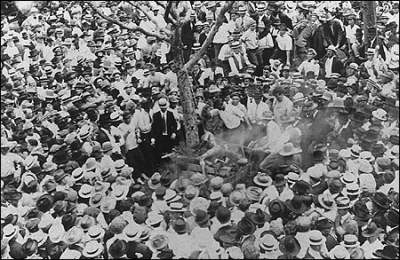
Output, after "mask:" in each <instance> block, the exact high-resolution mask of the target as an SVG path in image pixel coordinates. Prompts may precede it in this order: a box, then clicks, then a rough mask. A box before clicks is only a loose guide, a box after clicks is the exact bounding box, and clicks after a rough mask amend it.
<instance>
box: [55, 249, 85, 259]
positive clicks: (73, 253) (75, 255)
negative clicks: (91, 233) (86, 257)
mask: <svg viewBox="0 0 400 260" xmlns="http://www.w3.org/2000/svg"><path fill="white" fill-rule="evenodd" d="M81 256H82V253H81V252H79V251H78V250H74V249H69V248H67V249H65V251H64V252H63V253H62V254H61V256H60V259H80V258H81Z"/></svg>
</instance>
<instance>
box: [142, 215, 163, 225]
mask: <svg viewBox="0 0 400 260" xmlns="http://www.w3.org/2000/svg"><path fill="white" fill-rule="evenodd" d="M163 220H164V217H163V215H161V214H159V213H158V212H155V211H150V212H149V214H148V215H147V219H146V225H148V226H152V225H156V224H158V223H161V222H162V221H163Z"/></svg>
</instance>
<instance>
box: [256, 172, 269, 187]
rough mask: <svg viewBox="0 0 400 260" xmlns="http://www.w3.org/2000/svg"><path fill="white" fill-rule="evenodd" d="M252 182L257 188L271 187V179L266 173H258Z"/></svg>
mask: <svg viewBox="0 0 400 260" xmlns="http://www.w3.org/2000/svg"><path fill="white" fill-rule="evenodd" d="M253 182H254V183H255V184H256V185H257V186H261V187H269V186H271V185H272V178H271V176H269V175H267V174H266V173H263V172H258V173H257V175H256V176H255V177H254V178H253Z"/></svg>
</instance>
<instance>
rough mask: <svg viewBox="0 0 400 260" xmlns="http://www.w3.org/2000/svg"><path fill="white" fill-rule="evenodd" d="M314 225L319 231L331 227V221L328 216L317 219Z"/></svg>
mask: <svg viewBox="0 0 400 260" xmlns="http://www.w3.org/2000/svg"><path fill="white" fill-rule="evenodd" d="M315 227H316V229H317V230H319V231H322V230H325V229H330V228H332V227H333V222H332V221H331V220H330V219H328V218H322V219H318V220H317V222H316V223H315Z"/></svg>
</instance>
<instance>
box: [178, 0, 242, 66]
mask: <svg viewBox="0 0 400 260" xmlns="http://www.w3.org/2000/svg"><path fill="white" fill-rule="evenodd" d="M233 3H234V1H227V2H226V3H225V5H224V6H223V7H222V9H221V11H220V12H219V14H218V17H217V21H216V23H215V25H214V26H213V28H212V29H211V31H210V32H209V33H208V35H207V38H206V40H205V41H204V42H203V45H202V46H201V48H200V50H199V52H197V53H196V54H195V55H194V56H193V57H192V58H190V60H189V61H188V62H187V63H186V64H185V65H184V66H183V70H185V71H188V70H189V69H190V68H191V67H192V66H193V65H194V64H195V63H196V62H198V61H199V60H200V58H201V57H202V56H203V54H204V53H205V52H206V50H207V48H208V46H209V45H210V44H211V42H212V40H213V39H214V36H215V34H216V33H217V31H218V29H219V27H221V25H222V23H223V21H224V19H225V14H226V12H227V11H228V10H230V9H231V8H232V5H233Z"/></svg>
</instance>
